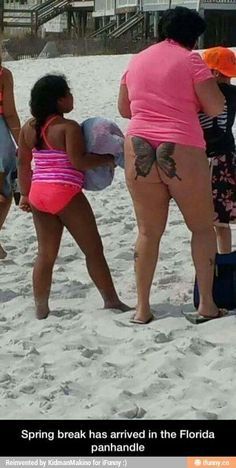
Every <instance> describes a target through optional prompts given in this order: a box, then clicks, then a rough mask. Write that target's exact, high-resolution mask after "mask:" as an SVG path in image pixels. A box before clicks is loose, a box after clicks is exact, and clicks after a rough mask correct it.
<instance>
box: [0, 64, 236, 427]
mask: <svg viewBox="0 0 236 468" xmlns="http://www.w3.org/2000/svg"><path fill="white" fill-rule="evenodd" d="M129 58H130V56H128V55H124V56H104V57H102V56H97V57H79V58H76V57H73V58H70V57H68V58H59V59H50V60H35V61H34V60H22V61H18V62H8V63H6V66H7V67H9V69H10V70H11V71H12V72H13V74H14V80H15V95H16V104H17V109H18V112H19V115H20V118H21V121H22V123H23V122H24V121H25V120H26V119H27V118H28V117H29V107H28V102H29V96H30V89H31V86H32V85H33V83H34V82H35V81H36V80H37V79H38V78H39V77H40V76H42V75H43V74H44V73H46V72H47V73H48V72H62V73H64V74H65V75H66V76H67V77H68V78H69V82H70V85H71V88H72V91H73V94H74V97H75V103H76V105H75V110H74V111H73V112H72V113H71V118H75V119H76V120H78V121H79V122H81V121H83V120H84V119H85V118H87V117H92V116H104V117H109V118H112V119H113V120H115V121H116V123H117V124H118V125H120V127H121V128H122V129H123V130H125V127H126V124H127V122H126V121H125V120H124V119H122V118H121V117H120V116H119V115H118V110H117V107H116V100H117V94H118V86H119V80H120V77H121V75H122V72H123V71H124V70H125V67H126V64H127V63H128V61H129ZM235 84H236V81H235ZM235 131H236V128H235ZM87 195H88V198H89V200H90V202H91V205H92V207H93V210H94V212H95V215H96V219H97V223H98V227H99V231H100V234H101V235H102V239H103V244H104V249H105V254H106V258H107V261H108V263H109V266H110V268H111V272H112V275H113V278H114V281H115V284H116V286H117V289H118V291H119V294H120V297H121V299H122V300H123V301H124V302H127V303H128V304H130V305H135V296H136V291H135V280H134V272H133V247H134V242H135V238H136V234H137V231H136V222H135V218H134V213H133V208H132V204H131V200H130V197H129V194H128V192H127V189H126V186H125V181H124V173H123V171H122V170H121V169H116V175H115V179H114V182H113V185H112V186H111V187H109V188H108V189H107V190H105V191H103V192H100V193H87ZM233 239H234V247H235V243H236V231H234V232H233ZM1 242H2V244H3V246H4V247H5V249H6V250H7V251H8V257H7V259H6V260H4V261H1V263H0V269H1V272H0V335H1V341H0V418H1V419H4V418H6V419H17V418H18V419H27V418H28V419H95V418H97V419H119V418H122V419H126V418H127V419H136V418H143V419H161V418H163V419H188V418H189V419H223V418H225V419H235V418H236V399H235V393H236V372H235V370H236V348H235V336H236V317H235V315H234V314H233V313H232V314H230V315H229V316H228V317H226V318H224V319H220V320H215V321H211V322H209V323H205V324H202V325H192V324H190V323H189V322H187V320H186V319H185V318H184V317H183V316H182V313H181V312H182V311H192V310H193V305H192V290H193V279H194V270H193V266H192V260H191V256H190V233H189V232H188V230H187V228H186V227H185V225H184V222H183V219H182V216H181V214H180V213H179V211H178V209H177V207H176V205H175V204H174V203H171V207H170V213H169V222H168V226H167V229H166V233H165V235H164V237H163V240H162V244H161V249H160V261H159V265H158V269H157V271H156V274H155V279H154V283H153V288H152V308H153V310H154V313H155V316H156V320H155V321H153V322H152V323H150V324H148V325H146V326H145V327H143V326H137V325H136V326H135V325H132V324H131V323H129V318H130V317H131V315H132V312H126V313H122V314H121V313H117V312H114V311H111V310H106V311H105V310H103V309H102V301H101V299H100V296H99V294H98V292H97V291H96V289H95V287H94V286H93V284H92V283H91V280H90V278H89V276H88V274H87V270H86V266H85V261H84V258H83V255H82V253H81V251H80V250H79V248H78V247H77V246H76V244H75V242H74V241H73V239H72V238H71V237H70V235H69V234H68V233H67V232H64V236H63V241H62V245H61V249H60V253H59V257H58V260H57V263H56V266H55V272H54V281H53V287H52V293H51V310H52V313H51V315H50V316H49V317H48V319H47V320H43V321H37V320H36V319H35V316H34V304H33V296H32V284H31V276H32V265H33V261H34V258H35V255H36V249H37V243H36V236H35V231H34V226H33V221H32V216H31V214H26V213H23V212H21V211H20V210H19V209H18V208H17V207H15V206H12V208H11V211H10V214H9V216H8V218H7V222H6V224H5V227H4V229H3V230H2V233H1Z"/></svg>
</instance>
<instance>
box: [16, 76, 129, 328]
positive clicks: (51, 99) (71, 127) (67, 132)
mask: <svg viewBox="0 0 236 468" xmlns="http://www.w3.org/2000/svg"><path fill="white" fill-rule="evenodd" d="M30 104H31V113H32V115H33V117H34V118H33V119H30V120H29V121H28V122H26V124H25V125H24V126H23V128H22V131H21V134H20V140H19V183H20V189H21V200H20V208H21V209H22V210H24V211H32V213H33V219H34V224H35V229H36V233H37V239H38V256H37V259H36V262H35V265H34V271H33V288H34V297H35V304H36V316H37V318H38V319H43V318H46V317H47V316H48V314H49V312H50V310H49V305H48V301H49V294H50V289H51V282H52V271H53V266H54V263H55V260H56V258H57V254H58V250H59V247H60V242H61V237H62V232H63V228H64V226H65V227H66V228H67V229H68V231H69V232H70V233H71V235H72V236H73V237H74V239H75V241H76V242H77V244H78V245H79V247H80V248H81V250H82V251H83V252H84V254H85V257H86V264H87V268H88V272H89V274H90V277H91V279H92V280H93V282H94V283H95V285H96V286H97V288H98V290H99V292H100V294H101V295H102V298H103V300H104V307H105V308H111V309H112V308H113V309H120V310H122V311H126V310H129V308H128V306H126V305H125V304H123V303H122V302H121V301H120V300H119V298H118V296H117V293H116V291H115V288H114V285H113V282H112V278H111V275H110V271H109V268H108V265H107V263H106V260H105V257H104V255H103V246H102V242H101V239H100V236H99V233H98V230H97V226H96V221H95V218H94V214H93V212H92V209H91V207H90V205H89V203H88V200H87V199H86V197H85V195H84V194H83V191H82V188H83V181H84V173H83V171H85V170H86V169H92V168H95V167H97V166H103V165H111V166H114V160H113V156H111V155H109V154H106V155H102V156H101V155H99V157H98V156H97V155H96V154H86V152H85V147H84V140H83V136H82V133H81V129H80V126H79V124H78V123H77V122H75V121H73V120H69V119H65V118H64V116H63V114H64V113H68V112H70V111H71V110H72V109H73V96H72V94H71V92H70V89H69V87H68V84H67V82H66V80H65V78H64V77H62V76H55V75H47V76H45V77H43V78H41V79H40V80H38V81H37V82H36V84H35V85H34V87H33V89H32V91H31V103H30ZM32 163H33V164H32Z"/></svg>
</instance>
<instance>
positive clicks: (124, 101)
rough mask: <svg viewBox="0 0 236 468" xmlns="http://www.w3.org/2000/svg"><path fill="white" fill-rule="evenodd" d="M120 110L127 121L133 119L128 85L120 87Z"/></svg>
mask: <svg viewBox="0 0 236 468" xmlns="http://www.w3.org/2000/svg"><path fill="white" fill-rule="evenodd" d="M118 110H119V113H120V115H121V116H122V117H124V118H125V119H131V110H130V100H129V95H128V89H127V86H126V84H121V85H120V91H119V97H118Z"/></svg>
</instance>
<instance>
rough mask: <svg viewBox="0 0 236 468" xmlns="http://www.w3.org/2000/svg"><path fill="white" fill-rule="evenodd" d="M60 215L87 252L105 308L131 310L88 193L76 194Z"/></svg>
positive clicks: (88, 264) (92, 276)
mask: <svg viewBox="0 0 236 468" xmlns="http://www.w3.org/2000/svg"><path fill="white" fill-rule="evenodd" d="M59 217H60V220H61V222H62V223H63V224H64V226H65V227H66V228H67V229H68V231H69V232H70V233H71V235H72V236H73V238H74V239H75V241H76V242H77V244H78V246H79V247H80V248H81V250H82V252H83V253H84V254H85V258H86V265H87V269H88V273H89V275H90V277H91V279H92V281H93V282H94V284H95V285H96V287H97V289H98V290H99V292H100V294H101V296H102V298H103V300H104V307H105V308H107V309H108V308H109V309H119V310H122V311H124V312H125V311H127V310H130V307H128V306H127V305H126V304H123V303H122V302H121V301H120V299H119V297H118V295H117V293H116V290H115V287H114V284H113V281H112V278H111V274H110V270H109V267H108V265H107V262H106V259H105V257H104V254H103V246H102V241H101V238H100V235H99V233H98V230H97V225H96V221H95V217H94V214H93V211H92V209H91V206H90V204H89V202H88V200H87V198H86V197H85V195H84V194H83V193H79V194H78V195H76V196H75V197H74V198H73V199H72V201H71V202H70V203H69V205H67V207H66V208H65V209H64V210H63V211H62V212H61V213H60V214H59Z"/></svg>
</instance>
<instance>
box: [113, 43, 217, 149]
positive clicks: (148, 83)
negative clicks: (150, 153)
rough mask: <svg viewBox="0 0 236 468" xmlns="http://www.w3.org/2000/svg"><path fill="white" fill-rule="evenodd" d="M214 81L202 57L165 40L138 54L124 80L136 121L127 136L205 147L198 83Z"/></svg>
mask: <svg viewBox="0 0 236 468" xmlns="http://www.w3.org/2000/svg"><path fill="white" fill-rule="evenodd" d="M209 78H212V73H211V71H210V70H209V68H208V67H207V66H206V65H205V63H204V62H203V60H202V58H201V57H200V55H199V54H198V53H196V52H192V51H189V50H187V49H185V48H184V47H181V46H180V45H179V44H177V43H176V42H174V41H172V40H165V41H163V42H160V43H159V44H155V45H153V46H150V47H148V48H147V49H145V50H143V51H142V52H140V53H139V54H137V55H135V56H134V57H133V58H132V59H131V61H130V63H129V65H128V69H127V70H126V72H125V74H124V75H123V77H122V80H121V83H122V84H126V85H127V89H128V95H129V100H130V107H131V115H132V118H131V120H130V122H129V125H128V130H127V135H136V136H140V137H143V138H145V139H146V140H148V141H149V142H150V143H151V144H152V145H153V146H157V145H158V143H161V142H172V143H180V144H183V145H191V146H196V147H200V148H205V141H204V138H203V132H202V129H201V126H200V123H199V118H198V112H199V110H200V104H199V101H198V99H197V95H196V93H195V89H194V84H195V83H199V82H200V81H205V80H208V79H209Z"/></svg>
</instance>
